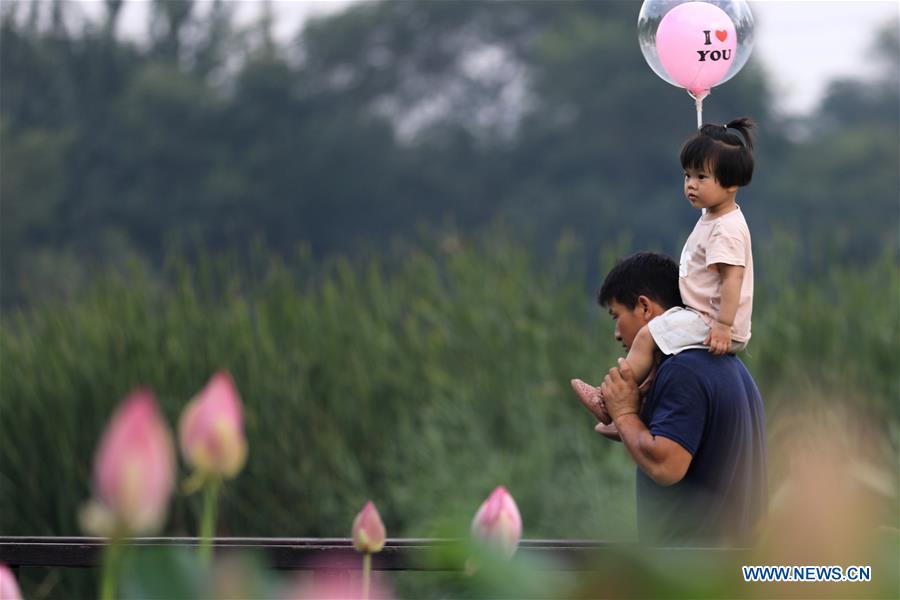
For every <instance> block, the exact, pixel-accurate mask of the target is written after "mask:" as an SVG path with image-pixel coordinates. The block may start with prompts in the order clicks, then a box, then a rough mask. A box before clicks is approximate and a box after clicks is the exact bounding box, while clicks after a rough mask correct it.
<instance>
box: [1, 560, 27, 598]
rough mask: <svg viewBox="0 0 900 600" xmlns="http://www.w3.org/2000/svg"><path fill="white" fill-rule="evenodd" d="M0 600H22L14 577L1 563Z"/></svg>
mask: <svg viewBox="0 0 900 600" xmlns="http://www.w3.org/2000/svg"><path fill="white" fill-rule="evenodd" d="M0 600H22V592H21V591H19V584H18V583H16V576H15V575H13V572H12V571H11V570H10V568H9V567H7V566H6V565H4V564H3V563H0Z"/></svg>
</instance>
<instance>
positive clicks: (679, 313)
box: [647, 306, 747, 354]
mask: <svg viewBox="0 0 900 600" xmlns="http://www.w3.org/2000/svg"><path fill="white" fill-rule="evenodd" d="M647 328H648V329H649V330H650V335H652V336H653V341H654V342H656V346H657V347H658V348H659V349H660V350H661V351H662V353H663V354H678V353H679V352H681V351H682V350H688V349H690V348H701V349H704V350H709V346H708V345H706V344H704V342H705V341H706V336H708V335H709V325H707V324H706V321H704V320H703V317H701V316H700V313H698V312H697V311H695V310H692V309H690V308H684V307H681V306H676V307H675V308H670V309H669V310H667V311H666V312H664V313H663V314H661V315H660V316H658V317H656V318H655V319H653V320H652V321H650V322H649V323H648V324H647ZM746 347H747V342H737V341H735V340H731V347H730V348H729V349H728V352H729V353H731V354H736V353H738V352H741V351H742V350H743V349H744V348H746Z"/></svg>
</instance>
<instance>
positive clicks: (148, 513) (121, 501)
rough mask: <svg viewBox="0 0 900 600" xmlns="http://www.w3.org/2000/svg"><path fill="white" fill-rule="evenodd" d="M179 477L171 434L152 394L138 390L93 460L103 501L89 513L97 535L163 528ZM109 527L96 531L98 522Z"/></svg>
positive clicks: (88, 524)
mask: <svg viewBox="0 0 900 600" xmlns="http://www.w3.org/2000/svg"><path fill="white" fill-rule="evenodd" d="M174 477H175V451H174V448H173V445H172V435H171V433H170V432H169V428H168V426H167V425H166V423H165V421H163V418H162V416H161V415H160V414H159V410H158V409H157V407H156V400H155V399H154V397H153V394H152V392H150V391H149V390H144V389H138V390H135V391H133V392H132V393H131V394H130V395H129V396H128V397H127V398H126V399H125V401H124V402H123V403H122V404H121V405H120V406H119V408H118V409H117V410H116V412H115V414H114V415H113V417H112V419H111V420H110V422H109V425H107V427H106V431H105V432H104V433H103V438H102V439H101V440H100V446H99V447H98V449H97V456H96V458H95V459H94V488H95V494H96V497H97V500H98V502H97V503H95V504H94V505H93V506H91V507H89V508H88V510H87V511H86V513H85V516H86V519H85V525H86V527H87V528H88V529H92V530H93V531H92V532H93V533H99V534H101V535H110V533H111V531H110V529H111V528H113V527H115V528H119V529H124V533H126V534H138V533H147V532H151V531H154V530H156V529H158V528H159V527H160V526H161V525H162V523H163V520H164V519H165V516H166V509H167V508H168V504H169V497H170V496H171V495H172V486H173V485H174ZM101 522H103V523H105V524H106V525H107V526H105V527H99V526H97V527H92V525H98V524H99V523H101Z"/></svg>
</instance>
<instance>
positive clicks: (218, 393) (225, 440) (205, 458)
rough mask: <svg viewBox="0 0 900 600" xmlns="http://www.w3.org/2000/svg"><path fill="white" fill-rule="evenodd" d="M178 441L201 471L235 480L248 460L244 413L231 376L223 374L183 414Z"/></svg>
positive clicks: (220, 373)
mask: <svg viewBox="0 0 900 600" xmlns="http://www.w3.org/2000/svg"><path fill="white" fill-rule="evenodd" d="M178 438H179V442H180V444H181V453H182V454H183V455H184V459H185V460H186V461H187V462H188V463H189V464H190V465H191V466H193V467H194V468H195V469H196V470H197V471H200V472H203V473H208V474H214V475H221V476H223V477H226V478H231V477H234V476H235V475H237V474H238V472H240V470H241V469H242V468H243V466H244V462H246V460H247V440H246V438H245V437H244V413H243V409H242V408H241V398H240V396H238V391H237V388H236V387H235V385H234V381H233V380H232V379H231V376H230V375H229V374H228V373H227V372H225V371H219V372H218V373H216V374H215V375H213V376H212V378H211V379H210V380H209V383H207V384H206V387H205V388H203V390H201V391H200V393H199V394H197V395H196V396H195V397H194V398H193V399H192V400H191V401H190V403H188V405H187V406H186V407H185V409H184V411H183V412H182V413H181V421H180V422H179V424H178Z"/></svg>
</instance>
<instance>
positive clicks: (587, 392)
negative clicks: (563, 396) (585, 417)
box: [570, 379, 612, 425]
mask: <svg viewBox="0 0 900 600" xmlns="http://www.w3.org/2000/svg"><path fill="white" fill-rule="evenodd" d="M570 383H571V384H572V389H573V390H575V395H576V396H578V399H579V400H581V403H582V404H583V405H584V407H585V408H586V409H588V411H590V413H591V414H592V415H594V416H595V417H597V420H599V421H600V422H601V423H603V424H604V425H609V424H610V423H612V417H610V416H609V413H608V412H607V410H606V404H605V403H604V401H603V398H602V396H601V394H600V388H595V387H594V386H592V385H589V384H587V383H585V382H583V381H582V380H580V379H573V380H572V381H571V382H570Z"/></svg>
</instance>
